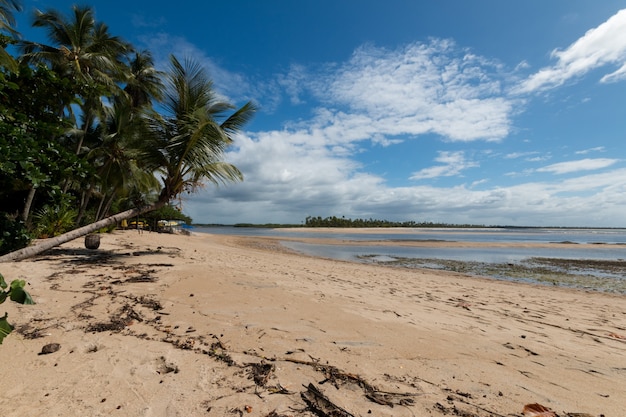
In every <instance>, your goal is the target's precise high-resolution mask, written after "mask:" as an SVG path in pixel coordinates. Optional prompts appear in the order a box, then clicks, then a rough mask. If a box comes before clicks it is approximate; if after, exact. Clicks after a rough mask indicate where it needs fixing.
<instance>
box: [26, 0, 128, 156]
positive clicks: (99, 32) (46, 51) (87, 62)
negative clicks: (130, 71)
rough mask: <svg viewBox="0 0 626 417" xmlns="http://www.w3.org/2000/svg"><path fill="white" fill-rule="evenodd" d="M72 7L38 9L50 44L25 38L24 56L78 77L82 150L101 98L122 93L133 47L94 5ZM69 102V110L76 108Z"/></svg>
mask: <svg viewBox="0 0 626 417" xmlns="http://www.w3.org/2000/svg"><path fill="white" fill-rule="evenodd" d="M72 11H73V14H72V15H71V16H64V15H62V14H61V13H59V12H58V11H56V10H50V11H47V12H42V11H39V10H37V11H36V12H35V15H34V19H33V27H41V28H43V29H45V30H46V31H47V35H48V39H49V40H50V45H45V44H41V43H36V42H23V45H22V49H23V54H22V57H21V59H22V60H23V61H25V62H42V63H46V64H48V65H50V67H51V68H52V69H53V70H55V71H56V72H57V73H58V74H60V75H61V76H67V77H69V78H70V79H72V80H73V81H74V83H75V87H76V94H77V95H78V96H79V97H81V98H82V104H81V118H82V123H81V126H80V127H79V129H80V131H82V135H78V136H79V138H78V140H77V145H76V153H77V154H78V153H80V151H81V148H82V144H83V139H84V136H85V134H86V133H87V131H88V130H89V129H90V128H91V126H92V124H93V122H94V121H95V120H96V119H97V118H98V116H99V115H101V114H102V100H101V98H102V97H103V96H105V97H112V96H114V95H116V94H119V93H120V87H119V84H118V83H119V82H121V81H123V80H124V77H125V69H126V66H125V65H124V58H125V56H126V55H127V54H128V53H129V52H130V51H131V49H132V48H131V46H130V44H128V43H127V42H125V41H123V40H122V39H121V38H119V37H116V36H112V35H111V34H110V33H109V29H108V27H107V26H106V25H105V24H104V23H102V22H97V21H96V20H95V16H94V13H93V9H92V8H91V7H82V6H73V7H72ZM69 104H70V103H66V105H67V106H68V107H67V110H68V111H69V112H72V110H71V107H69Z"/></svg>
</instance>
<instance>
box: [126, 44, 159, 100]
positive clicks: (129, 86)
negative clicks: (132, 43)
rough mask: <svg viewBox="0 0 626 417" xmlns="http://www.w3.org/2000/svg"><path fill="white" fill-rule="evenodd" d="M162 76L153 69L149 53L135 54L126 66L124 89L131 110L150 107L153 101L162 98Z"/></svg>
mask: <svg viewBox="0 0 626 417" xmlns="http://www.w3.org/2000/svg"><path fill="white" fill-rule="evenodd" d="M163 75H164V74H163V73H162V72H161V71H157V70H156V68H154V61H153V59H152V54H151V53H150V52H149V51H141V52H135V54H134V56H133V58H132V60H131V61H130V63H129V65H128V71H127V73H126V79H125V82H126V86H125V87H124V92H125V93H126V94H127V95H128V96H129V98H130V103H131V107H132V108H133V109H138V108H141V107H144V106H150V105H151V104H152V100H153V99H154V100H157V101H159V100H161V99H162V98H163V82H162V77H163Z"/></svg>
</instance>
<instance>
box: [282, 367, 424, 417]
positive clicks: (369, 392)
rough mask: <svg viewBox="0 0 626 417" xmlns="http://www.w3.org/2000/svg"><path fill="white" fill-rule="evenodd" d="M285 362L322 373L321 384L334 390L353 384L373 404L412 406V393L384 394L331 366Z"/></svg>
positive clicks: (356, 377)
mask: <svg viewBox="0 0 626 417" xmlns="http://www.w3.org/2000/svg"><path fill="white" fill-rule="evenodd" d="M281 360H284V361H287V362H293V363H297V364H300V365H308V366H311V367H313V368H314V369H315V370H317V371H318V372H322V373H323V374H324V376H325V377H326V379H324V380H323V381H322V382H321V384H324V383H326V382H330V383H332V384H333V385H334V386H335V387H336V388H339V386H340V384H341V383H353V384H356V385H358V386H359V387H361V389H363V391H364V392H365V397H366V398H367V399H368V400H370V401H372V402H375V403H376V404H380V405H386V406H388V407H392V408H393V406H394V405H413V404H414V400H413V397H415V396H416V395H417V394H412V393H399V392H386V391H381V390H379V389H377V388H376V387H374V386H373V385H371V384H370V383H369V382H367V381H365V380H364V379H363V378H361V377H360V376H358V375H354V374H351V373H347V372H344V371H342V370H340V369H339V368H337V367H336V366H332V365H324V364H320V363H318V362H310V361H302V360H298V359H292V358H284V359H281Z"/></svg>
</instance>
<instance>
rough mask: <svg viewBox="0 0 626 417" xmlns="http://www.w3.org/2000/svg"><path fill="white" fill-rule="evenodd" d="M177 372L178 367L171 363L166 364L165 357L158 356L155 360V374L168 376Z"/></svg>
mask: <svg viewBox="0 0 626 417" xmlns="http://www.w3.org/2000/svg"><path fill="white" fill-rule="evenodd" d="M179 371H180V369H178V366H177V365H176V364H174V363H172V362H168V361H167V360H166V359H165V356H160V357H159V358H158V359H157V373H158V374H159V375H163V374H169V373H171V372H174V373H175V374H177V373H178V372H179Z"/></svg>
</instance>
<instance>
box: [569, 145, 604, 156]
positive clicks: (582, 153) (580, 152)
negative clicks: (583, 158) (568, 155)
mask: <svg viewBox="0 0 626 417" xmlns="http://www.w3.org/2000/svg"><path fill="white" fill-rule="evenodd" d="M604 151H605V147H604V146H596V147H595V148H589V149H583V150H582V151H576V155H586V154H588V153H591V152H604Z"/></svg>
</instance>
